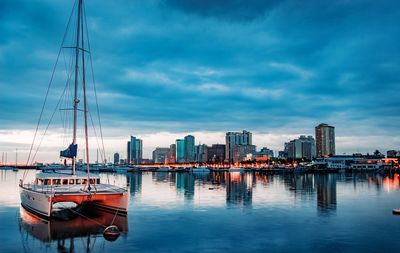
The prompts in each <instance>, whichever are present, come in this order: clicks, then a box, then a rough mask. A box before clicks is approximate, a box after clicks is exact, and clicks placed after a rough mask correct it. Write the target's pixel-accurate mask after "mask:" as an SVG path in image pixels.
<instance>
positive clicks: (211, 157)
mask: <svg viewBox="0 0 400 253" xmlns="http://www.w3.org/2000/svg"><path fill="white" fill-rule="evenodd" d="M224 159H225V145H224V144H213V145H211V147H208V148H207V161H208V162H210V163H223V162H224Z"/></svg>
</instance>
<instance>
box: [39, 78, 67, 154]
mask: <svg viewBox="0 0 400 253" xmlns="http://www.w3.org/2000/svg"><path fill="white" fill-rule="evenodd" d="M70 79H71V76H70V77H69V78H68V80H67V84H66V85H65V87H64V90H63V92H62V93H61V96H60V98H59V99H58V102H57V105H56V107H55V108H54V111H53V113H52V115H51V117H50V120H49V123H48V124H47V126H46V129H45V131H44V133H43V135H42V138H41V139H40V142H39V145H38V146H37V148H36V151H35V154H34V156H33V157H32V161H33V160H34V159H35V158H36V155H37V152H38V151H39V148H40V146H41V145H42V142H43V139H44V136H45V135H46V133H47V130H48V129H49V127H50V124H51V122H52V120H53V117H54V115H55V113H56V112H57V109H58V107H59V106H60V103H61V101H62V98H63V97H64V94H65V91H66V90H67V87H68V82H69V80H70Z"/></svg>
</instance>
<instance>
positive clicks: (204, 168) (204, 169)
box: [191, 166, 210, 173]
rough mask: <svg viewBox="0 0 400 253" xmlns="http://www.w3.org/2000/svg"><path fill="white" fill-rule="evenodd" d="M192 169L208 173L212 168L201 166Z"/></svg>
mask: <svg viewBox="0 0 400 253" xmlns="http://www.w3.org/2000/svg"><path fill="white" fill-rule="evenodd" d="M191 171H192V172H193V173H208V172H210V169H209V168H207V167H204V166H201V167H194V168H192V169H191Z"/></svg>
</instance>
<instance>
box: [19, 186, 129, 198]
mask: <svg viewBox="0 0 400 253" xmlns="http://www.w3.org/2000/svg"><path fill="white" fill-rule="evenodd" d="M22 187H23V188H25V189H26V190H30V191H34V192H40V193H46V194H49V195H53V196H54V195H77V194H78V195H80V194H81V195H87V194H93V193H96V194H100V193H102V194H116V193H124V192H126V191H127V190H126V189H124V188H121V187H119V186H115V185H110V184H96V185H94V186H93V185H91V186H90V191H89V190H88V188H87V187H86V186H85V185H35V184H24V185H23V186H22Z"/></svg>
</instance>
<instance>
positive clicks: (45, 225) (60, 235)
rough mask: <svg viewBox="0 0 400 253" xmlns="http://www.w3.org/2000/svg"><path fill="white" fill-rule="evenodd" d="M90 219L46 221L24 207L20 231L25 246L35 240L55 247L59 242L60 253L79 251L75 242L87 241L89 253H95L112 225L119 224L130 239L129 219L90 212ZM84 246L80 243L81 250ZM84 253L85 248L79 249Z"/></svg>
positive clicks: (110, 214) (94, 211)
mask: <svg viewBox="0 0 400 253" xmlns="http://www.w3.org/2000/svg"><path fill="white" fill-rule="evenodd" d="M85 214H86V217H83V216H78V217H76V218H74V219H72V220H68V221H62V220H55V219H52V220H44V219H41V218H39V217H37V216H36V215H34V214H32V213H30V212H29V211H27V210H25V209H24V208H22V207H20V217H19V230H20V233H21V238H23V241H22V243H23V245H24V244H27V245H29V244H31V243H32V238H35V239H37V240H39V241H40V242H42V243H44V244H47V245H48V246H49V247H50V246H51V242H53V241H54V242H57V250H58V251H59V252H75V242H74V240H75V239H78V238H85V239H86V243H85V247H84V248H85V251H86V252H91V251H92V250H93V249H94V248H95V241H96V238H97V237H99V236H100V237H102V233H103V231H104V229H105V227H107V226H109V225H110V224H114V225H116V226H117V227H118V228H119V230H120V231H121V232H122V236H126V233H127V232H128V221H127V217H126V216H119V215H116V216H115V215H114V214H112V213H108V212H104V211H99V210H90V214H88V213H85ZM81 246H82V244H81V243H79V247H81ZM94 251H96V250H94ZM77 252H81V248H79V249H78V250H77Z"/></svg>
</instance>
